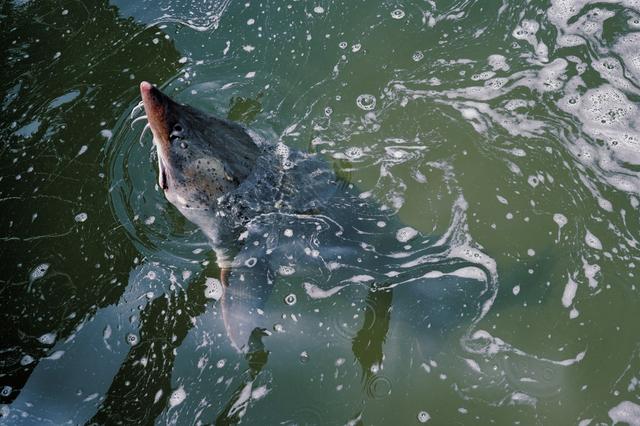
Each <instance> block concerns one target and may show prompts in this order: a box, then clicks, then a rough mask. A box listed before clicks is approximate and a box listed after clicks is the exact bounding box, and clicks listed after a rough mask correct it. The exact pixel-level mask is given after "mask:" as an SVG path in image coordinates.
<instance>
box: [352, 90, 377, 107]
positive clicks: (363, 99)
mask: <svg viewBox="0 0 640 426" xmlns="http://www.w3.org/2000/svg"><path fill="white" fill-rule="evenodd" d="M356 105H358V108H360V109H361V110H364V111H371V110H372V109H374V108H375V107H376V97H375V96H373V95H369V94H366V93H365V94H362V95H360V96H358V98H357V99H356Z"/></svg>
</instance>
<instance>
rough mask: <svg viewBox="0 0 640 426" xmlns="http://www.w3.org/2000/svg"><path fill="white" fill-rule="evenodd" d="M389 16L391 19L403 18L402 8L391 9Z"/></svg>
mask: <svg viewBox="0 0 640 426" xmlns="http://www.w3.org/2000/svg"><path fill="white" fill-rule="evenodd" d="M391 17H392V18H393V19H402V18H404V10H402V9H395V10H393V11H391Z"/></svg>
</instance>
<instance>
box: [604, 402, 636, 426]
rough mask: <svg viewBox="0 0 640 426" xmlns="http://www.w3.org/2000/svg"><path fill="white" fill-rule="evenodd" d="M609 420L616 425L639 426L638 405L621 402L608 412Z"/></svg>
mask: <svg viewBox="0 0 640 426" xmlns="http://www.w3.org/2000/svg"><path fill="white" fill-rule="evenodd" d="M609 418H610V419H611V421H612V422H613V424H616V423H626V424H628V425H630V426H640V405H638V404H636V403H635V402H631V401H622V402H621V403H620V404H618V405H616V406H615V407H613V408H612V409H610V410H609Z"/></svg>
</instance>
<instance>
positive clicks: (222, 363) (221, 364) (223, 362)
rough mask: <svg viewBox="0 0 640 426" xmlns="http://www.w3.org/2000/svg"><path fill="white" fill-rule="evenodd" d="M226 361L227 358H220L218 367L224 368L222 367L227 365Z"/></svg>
mask: <svg viewBox="0 0 640 426" xmlns="http://www.w3.org/2000/svg"><path fill="white" fill-rule="evenodd" d="M226 363H227V360H226V359H224V358H222V359H220V360H218V362H216V367H218V368H222V367H224V366H225V364H226Z"/></svg>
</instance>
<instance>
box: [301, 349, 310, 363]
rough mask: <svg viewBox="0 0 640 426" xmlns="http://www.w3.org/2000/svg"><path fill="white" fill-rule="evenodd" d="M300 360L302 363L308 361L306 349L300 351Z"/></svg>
mask: <svg viewBox="0 0 640 426" xmlns="http://www.w3.org/2000/svg"><path fill="white" fill-rule="evenodd" d="M300 362H301V363H303V364H306V363H307V362H309V354H308V353H307V351H302V352H300Z"/></svg>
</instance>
